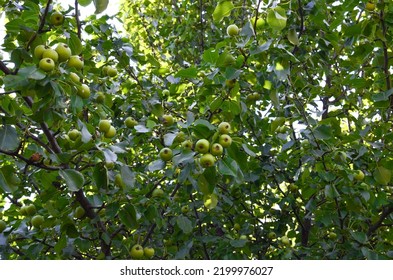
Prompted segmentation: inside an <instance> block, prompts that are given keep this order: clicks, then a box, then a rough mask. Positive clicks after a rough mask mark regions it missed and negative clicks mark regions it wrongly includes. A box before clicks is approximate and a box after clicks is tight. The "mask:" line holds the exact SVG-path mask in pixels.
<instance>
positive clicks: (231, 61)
mask: <svg viewBox="0 0 393 280" xmlns="http://www.w3.org/2000/svg"><path fill="white" fill-rule="evenodd" d="M235 62H236V59H235V57H234V56H233V55H231V54H227V55H225V57H224V61H223V63H222V65H224V66H230V65H232V64H234V63H235Z"/></svg>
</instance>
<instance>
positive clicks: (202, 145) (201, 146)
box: [195, 139, 210, 154]
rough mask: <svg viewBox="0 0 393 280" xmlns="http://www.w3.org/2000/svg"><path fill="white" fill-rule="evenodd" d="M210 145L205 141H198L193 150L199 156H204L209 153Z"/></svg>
mask: <svg viewBox="0 0 393 280" xmlns="http://www.w3.org/2000/svg"><path fill="white" fill-rule="evenodd" d="M209 147H210V143H209V141H208V140H206V139H199V140H198V141H197V142H196V144H195V150H196V151H197V152H199V153H201V154H206V153H207V152H208V151H209Z"/></svg>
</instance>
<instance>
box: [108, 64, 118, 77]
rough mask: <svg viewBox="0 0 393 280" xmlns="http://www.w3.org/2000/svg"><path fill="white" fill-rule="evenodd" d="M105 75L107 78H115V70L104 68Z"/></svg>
mask: <svg viewBox="0 0 393 280" xmlns="http://www.w3.org/2000/svg"><path fill="white" fill-rule="evenodd" d="M106 74H107V75H108V76H109V77H115V76H116V75H117V70H116V69H115V68H113V67H110V66H107V68H106Z"/></svg>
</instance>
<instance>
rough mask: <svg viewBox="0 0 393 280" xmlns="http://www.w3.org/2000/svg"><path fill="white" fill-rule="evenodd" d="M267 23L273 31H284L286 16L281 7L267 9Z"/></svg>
mask: <svg viewBox="0 0 393 280" xmlns="http://www.w3.org/2000/svg"><path fill="white" fill-rule="evenodd" d="M267 23H268V24H269V26H270V27H271V28H272V29H273V30H275V31H280V30H282V29H284V28H285V26H286V25H287V15H286V13H285V10H284V9H283V8H281V7H275V8H273V9H269V10H268V12H267Z"/></svg>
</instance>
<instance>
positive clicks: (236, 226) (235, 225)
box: [233, 223, 241, 231]
mask: <svg viewBox="0 0 393 280" xmlns="http://www.w3.org/2000/svg"><path fill="white" fill-rule="evenodd" d="M233 229H234V230H236V231H239V230H240V229H241V226H240V225H239V224H238V223H235V224H234V225H233Z"/></svg>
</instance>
